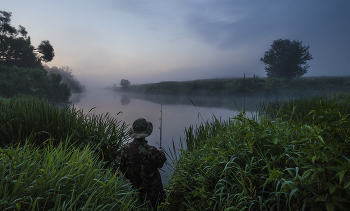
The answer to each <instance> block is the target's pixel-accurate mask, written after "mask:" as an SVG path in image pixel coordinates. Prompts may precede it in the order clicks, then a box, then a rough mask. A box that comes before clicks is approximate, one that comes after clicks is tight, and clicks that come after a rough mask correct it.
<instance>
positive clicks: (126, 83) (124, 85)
mask: <svg viewBox="0 0 350 211" xmlns="http://www.w3.org/2000/svg"><path fill="white" fill-rule="evenodd" d="M120 86H121V87H122V89H127V88H129V86H130V81H129V80H126V79H122V80H120Z"/></svg>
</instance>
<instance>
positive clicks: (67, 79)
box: [44, 65, 85, 93]
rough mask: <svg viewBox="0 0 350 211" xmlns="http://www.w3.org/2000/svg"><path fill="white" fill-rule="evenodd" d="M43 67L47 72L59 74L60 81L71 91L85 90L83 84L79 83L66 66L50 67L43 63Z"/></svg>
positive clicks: (79, 91)
mask: <svg viewBox="0 0 350 211" xmlns="http://www.w3.org/2000/svg"><path fill="white" fill-rule="evenodd" d="M44 69H45V70H46V71H47V72H49V73H55V74H59V75H60V76H61V77H62V83H65V84H67V85H68V87H69V88H70V89H71V91H72V92H73V93H81V92H84V91H85V86H83V85H81V84H80V82H79V81H78V80H77V79H76V78H75V76H74V75H73V74H72V70H71V69H70V68H69V67H68V66H65V67H61V68H58V67H56V66H53V67H51V68H50V67H49V66H47V65H44Z"/></svg>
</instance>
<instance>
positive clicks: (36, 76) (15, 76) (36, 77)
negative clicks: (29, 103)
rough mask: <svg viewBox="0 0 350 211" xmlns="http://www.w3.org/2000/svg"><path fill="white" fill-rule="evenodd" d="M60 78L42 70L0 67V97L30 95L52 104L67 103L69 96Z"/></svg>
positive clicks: (68, 90) (68, 91)
mask: <svg viewBox="0 0 350 211" xmlns="http://www.w3.org/2000/svg"><path fill="white" fill-rule="evenodd" d="M61 79H62V78H61V76H60V75H58V74H55V73H48V72H47V71H46V70H44V69H40V68H36V69H30V68H23V67H21V68H20V67H16V66H13V67H8V66H0V84H1V85H0V96H3V97H13V96H16V95H20V94H22V95H31V96H35V97H38V98H43V99H47V100H49V101H51V102H54V103H67V102H68V100H69V97H70V95H71V92H70V89H69V87H68V86H67V84H61V83H60V82H61Z"/></svg>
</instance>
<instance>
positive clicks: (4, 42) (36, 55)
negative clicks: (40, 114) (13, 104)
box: [0, 11, 84, 103]
mask: <svg viewBox="0 0 350 211" xmlns="http://www.w3.org/2000/svg"><path fill="white" fill-rule="evenodd" d="M11 15H12V14H11V13H10V12H6V11H0V97H6V98H8V97H13V96H18V95H31V96H35V97H38V98H44V99H48V100H50V101H52V102H55V103H66V102H68V100H69V98H70V96H71V92H82V91H83V90H84V87H83V86H81V85H80V83H79V82H78V81H77V80H76V79H75V78H74V76H73V75H72V72H71V71H70V70H69V68H66V69H58V68H56V67H52V68H48V67H47V66H45V68H46V69H47V70H48V71H47V70H45V69H44V66H43V65H42V63H43V62H49V61H51V60H52V59H53V58H54V56H55V53H54V49H53V47H52V46H51V44H50V42H49V41H48V40H44V41H42V42H41V43H40V45H39V46H38V47H36V48H35V47H34V46H33V45H32V43H31V39H30V36H28V32H27V31H26V29H25V27H23V26H19V27H18V29H16V28H15V27H13V26H12V25H11ZM56 69H57V70H56Z"/></svg>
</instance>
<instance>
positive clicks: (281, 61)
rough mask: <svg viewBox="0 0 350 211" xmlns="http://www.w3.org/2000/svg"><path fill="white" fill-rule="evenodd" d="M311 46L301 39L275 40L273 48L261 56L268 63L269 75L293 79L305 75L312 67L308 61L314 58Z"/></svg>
mask: <svg viewBox="0 0 350 211" xmlns="http://www.w3.org/2000/svg"><path fill="white" fill-rule="evenodd" d="M309 48H310V47H309V46H305V45H304V46H303V45H302V42H301V41H295V40H293V41H290V40H288V39H285V40H282V39H278V40H274V41H273V43H272V45H271V48H270V49H269V50H268V51H266V52H265V54H264V57H263V58H260V61H262V62H264V63H265V65H266V67H265V70H266V73H267V77H269V78H286V79H291V78H299V77H301V76H303V75H304V74H305V73H306V72H307V69H308V68H309V67H310V66H309V65H308V64H307V63H306V61H308V60H311V59H312V56H311V54H310V53H309ZM302 65H304V66H302Z"/></svg>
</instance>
